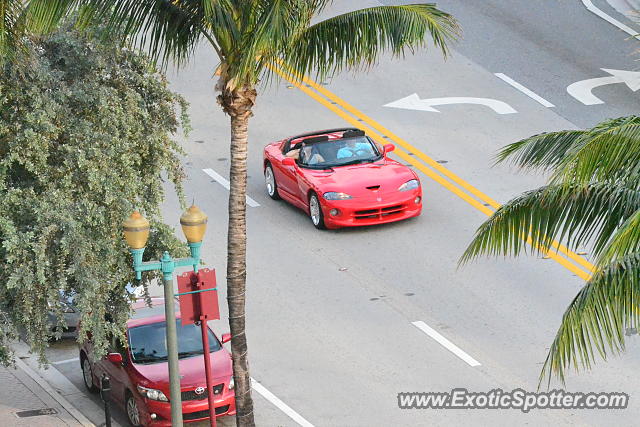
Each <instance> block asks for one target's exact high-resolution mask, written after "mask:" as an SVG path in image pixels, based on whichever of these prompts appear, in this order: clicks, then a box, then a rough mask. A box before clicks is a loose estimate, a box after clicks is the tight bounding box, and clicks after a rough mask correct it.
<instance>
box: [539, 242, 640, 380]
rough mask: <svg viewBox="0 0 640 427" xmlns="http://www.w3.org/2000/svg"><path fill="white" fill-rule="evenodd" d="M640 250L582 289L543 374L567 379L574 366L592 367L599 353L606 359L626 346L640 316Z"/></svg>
mask: <svg viewBox="0 0 640 427" xmlns="http://www.w3.org/2000/svg"><path fill="white" fill-rule="evenodd" d="M639 306H640V253H633V254H629V255H628V256H626V257H624V258H623V259H621V260H619V261H616V262H613V263H612V264H610V265H608V266H607V268H605V269H603V270H601V271H599V272H598V273H596V274H595V275H594V276H593V277H592V278H591V280H589V282H588V283H587V284H586V285H585V286H584V288H582V289H581V290H580V292H579V293H578V295H577V296H576V297H575V299H574V300H573V301H572V302H571V304H570V305H569V308H568V309H567V311H566V312H565V313H564V316H563V317H562V322H561V324H560V327H559V329H558V332H557V333H556V337H555V339H554V340H553V343H552V345H551V348H550V349H549V353H548V355H547V358H546V360H545V363H544V366H543V369H542V372H541V374H540V383H542V381H543V380H544V378H545V376H546V377H547V378H548V381H551V374H555V375H557V376H558V377H559V378H560V380H561V381H562V382H563V383H564V381H565V371H566V369H568V368H569V367H571V366H573V367H574V368H575V369H576V370H577V369H579V368H583V369H589V368H590V367H591V364H592V363H593V362H594V361H595V355H596V353H597V354H599V355H600V357H602V358H603V359H606V358H607V356H608V355H609V354H610V353H611V354H617V353H619V352H621V351H623V350H624V348H625V340H624V336H625V335H624V334H625V329H626V328H637V327H638V320H639V317H640V311H639Z"/></svg>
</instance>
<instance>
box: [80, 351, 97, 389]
mask: <svg viewBox="0 0 640 427" xmlns="http://www.w3.org/2000/svg"><path fill="white" fill-rule="evenodd" d="M80 360H81V361H82V362H81V365H82V380H83V381H84V386H85V387H86V388H87V390H89V391H90V392H91V393H95V392H97V391H98V387H96V386H95V384H94V383H93V369H92V368H91V362H90V361H89V358H88V357H87V356H85V355H84V353H83V354H82V356H81V358H80Z"/></svg>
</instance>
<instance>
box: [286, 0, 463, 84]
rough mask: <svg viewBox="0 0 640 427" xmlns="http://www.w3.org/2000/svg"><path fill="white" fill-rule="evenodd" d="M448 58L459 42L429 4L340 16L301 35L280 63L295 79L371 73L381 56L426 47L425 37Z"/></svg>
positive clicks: (454, 28) (451, 23) (450, 23)
mask: <svg viewBox="0 0 640 427" xmlns="http://www.w3.org/2000/svg"><path fill="white" fill-rule="evenodd" d="M428 35H430V36H431V40H432V41H433V44H434V45H435V46H436V47H439V48H440V49H441V50H442V53H443V54H444V55H445V56H446V54H447V51H448V50H447V49H448V48H447V43H448V42H450V41H454V40H456V39H457V37H458V35H459V27H458V24H457V22H456V21H455V20H454V18H453V17H452V16H451V15H449V14H448V13H445V12H443V11H441V10H439V9H437V8H436V6H435V5H433V4H413V5H403V6H379V7H372V8H368V9H362V10H357V11H354V12H349V13H345V14H343V15H338V16H335V17H333V18H329V19H327V20H325V21H321V22H319V23H317V24H315V25H312V26H310V27H308V28H306V29H305V30H304V31H302V32H301V33H300V34H299V35H298V36H297V37H296V38H295V39H294V40H293V41H292V44H291V46H289V47H288V48H287V49H286V50H285V51H283V52H282V53H281V55H282V59H283V60H284V61H285V62H286V63H287V65H288V66H289V67H290V68H291V69H293V71H295V72H296V73H298V74H301V75H303V74H316V75H317V76H319V77H324V76H327V75H331V74H333V73H336V72H339V71H341V70H343V69H360V68H365V69H366V68H369V67H371V66H372V65H373V64H374V63H375V61H376V60H377V59H378V57H379V56H380V54H381V53H382V52H385V51H390V52H391V53H392V54H393V56H396V57H397V56H402V55H403V53H404V52H405V51H407V50H408V51H411V52H413V51H414V50H415V49H416V48H422V47H426V46H427V45H428V43H427V36H428Z"/></svg>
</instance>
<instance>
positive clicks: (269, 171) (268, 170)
mask: <svg viewBox="0 0 640 427" xmlns="http://www.w3.org/2000/svg"><path fill="white" fill-rule="evenodd" d="M264 181H265V186H266V187H267V194H268V195H269V197H271V198H272V199H273V200H280V194H279V193H278V183H277V182H276V176H275V174H274V173H273V168H272V167H271V163H268V162H267V166H265V168H264Z"/></svg>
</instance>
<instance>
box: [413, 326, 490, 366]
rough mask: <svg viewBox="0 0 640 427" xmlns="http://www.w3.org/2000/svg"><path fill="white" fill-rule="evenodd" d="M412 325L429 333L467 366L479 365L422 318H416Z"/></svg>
mask: <svg viewBox="0 0 640 427" xmlns="http://www.w3.org/2000/svg"><path fill="white" fill-rule="evenodd" d="M411 324H412V325H413V326H415V327H416V328H418V329H420V330H421V331H422V332H424V333H425V334H427V335H429V336H430V337H431V338H433V339H434V340H436V341H438V343H440V344H441V345H442V346H443V347H444V348H446V349H447V350H449V351H450V352H451V353H453V354H455V355H456V356H458V357H459V358H460V359H462V360H464V361H465V362H467V363H468V364H469V366H480V362H478V361H477V360H476V359H474V358H473V357H471V356H469V355H468V354H467V353H465V352H464V351H463V350H462V349H461V348H460V347H458V346H457V345H455V344H454V343H452V342H451V341H449V340H448V339H446V338H445V337H443V336H442V335H440V334H439V333H438V332H437V331H436V330H434V329H432V328H431V327H430V326H429V325H427V324H426V323H424V322H423V321H422V320H418V321H417V322H411Z"/></svg>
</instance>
